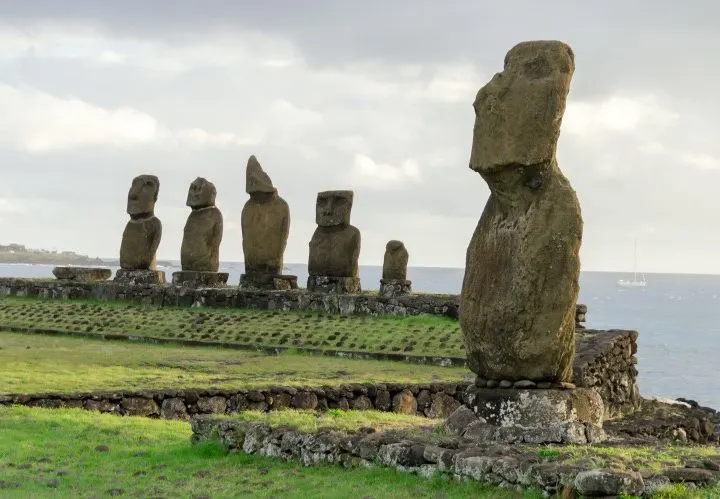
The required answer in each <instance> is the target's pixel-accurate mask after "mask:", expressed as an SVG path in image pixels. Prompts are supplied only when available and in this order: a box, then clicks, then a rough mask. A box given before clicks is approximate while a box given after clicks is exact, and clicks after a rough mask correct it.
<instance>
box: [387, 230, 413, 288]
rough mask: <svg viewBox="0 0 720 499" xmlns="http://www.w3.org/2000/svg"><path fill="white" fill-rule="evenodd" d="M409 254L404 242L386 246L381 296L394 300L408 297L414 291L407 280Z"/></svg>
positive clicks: (390, 243) (389, 243) (392, 242)
mask: <svg viewBox="0 0 720 499" xmlns="http://www.w3.org/2000/svg"><path fill="white" fill-rule="evenodd" d="M407 264H408V252H407V249H405V245H404V244H403V242H402V241H395V240H393V241H389V242H388V243H387V245H386V246H385V258H384V259H383V272H382V279H380V295H381V296H387V297H388V298H392V297H393V296H400V295H406V294H408V293H410V291H411V290H412V282H410V281H408V280H407Z"/></svg>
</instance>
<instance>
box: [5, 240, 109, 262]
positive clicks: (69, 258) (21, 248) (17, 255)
mask: <svg viewBox="0 0 720 499" xmlns="http://www.w3.org/2000/svg"><path fill="white" fill-rule="evenodd" d="M0 263H25V264H48V265H108V264H109V263H111V262H108V261H106V260H102V259H100V258H97V257H95V258H93V257H90V256H87V255H79V254H77V253H75V252H74V251H56V250H46V249H33V248H26V247H25V245H23V244H16V243H11V244H6V245H3V244H0Z"/></svg>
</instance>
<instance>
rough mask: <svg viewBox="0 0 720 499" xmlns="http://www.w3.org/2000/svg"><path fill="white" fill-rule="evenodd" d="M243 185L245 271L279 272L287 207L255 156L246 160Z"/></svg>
mask: <svg viewBox="0 0 720 499" xmlns="http://www.w3.org/2000/svg"><path fill="white" fill-rule="evenodd" d="M245 189H246V191H247V193H248V194H250V199H249V200H248V201H247V202H246V203H245V206H244V207H243V210H242V218H241V225H242V237H243V242H242V244H243V254H244V260H245V273H246V274H253V273H262V274H273V275H279V274H281V273H282V268H283V254H284V253H285V247H286V246H287V239H288V235H289V232H290V208H289V207H288V204H287V203H286V202H285V200H284V199H283V198H281V197H280V196H279V195H278V193H277V189H275V187H273V185H272V182H271V181H270V177H269V176H268V175H267V174H266V173H265V172H264V171H263V169H262V167H261V166H260V163H258V161H257V159H256V158H255V156H251V157H250V159H249V160H248V165H247V171H246V186H245Z"/></svg>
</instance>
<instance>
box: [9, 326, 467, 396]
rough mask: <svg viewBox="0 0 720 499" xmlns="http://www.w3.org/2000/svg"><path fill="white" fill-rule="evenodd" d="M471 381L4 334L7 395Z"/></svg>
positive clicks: (350, 364)
mask: <svg viewBox="0 0 720 499" xmlns="http://www.w3.org/2000/svg"><path fill="white" fill-rule="evenodd" d="M464 377H467V379H470V371H467V370H466V369H464V368H449V367H437V366H429V365H413V364H407V363H404V362H382V361H375V360H351V359H341V358H337V357H320V356H310V355H305V354H298V353H285V354H282V355H265V354H262V353H258V352H250V351H243V350H227V349H221V348H212V347H207V348H193V347H179V346H170V345H152V344H145V343H131V342H116V341H105V340H100V339H97V340H95V339H82V338H70V337H62V336H45V335H39V334H37V335H36V334H20V333H7V332H0V393H31V392H32V393H36V392H64V393H67V392H82V391H96V390H138V389H150V388H157V389H160V388H209V387H215V388H260V387H268V386H273V385H282V386H323V385H330V386H336V385H338V384H343V383H365V382H367V383H433V382H441V381H451V382H459V381H462V380H463V378H464Z"/></svg>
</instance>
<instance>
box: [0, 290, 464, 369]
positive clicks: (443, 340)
mask: <svg viewBox="0 0 720 499" xmlns="http://www.w3.org/2000/svg"><path fill="white" fill-rule="evenodd" d="M2 326H6V327H8V326H15V327H34V328H47V329H55V330H60V331H74V332H88V333H102V334H109V333H110V334H112V333H124V334H132V335H137V336H152V337H157V338H175V339H194V340H201V341H207V342H223V343H235V344H241V345H267V346H282V347H304V348H320V349H338V350H353V351H360V352H384V353H405V354H410V355H441V356H448V357H465V350H464V347H463V344H462V335H461V333H460V328H459V325H458V322H457V321H454V320H452V319H449V318H446V317H439V316H420V317H392V316H382V317H376V316H372V317H370V316H350V317H341V316H336V317H328V316H327V315H320V314H318V313H317V312H313V313H311V312H282V311H271V310H239V309H197V308H174V307H173V308H171V307H164V308H160V307H152V306H140V305H130V304H126V303H112V302H81V301H59V300H58V301H50V300H35V299H27V298H3V299H0V328H2Z"/></svg>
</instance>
